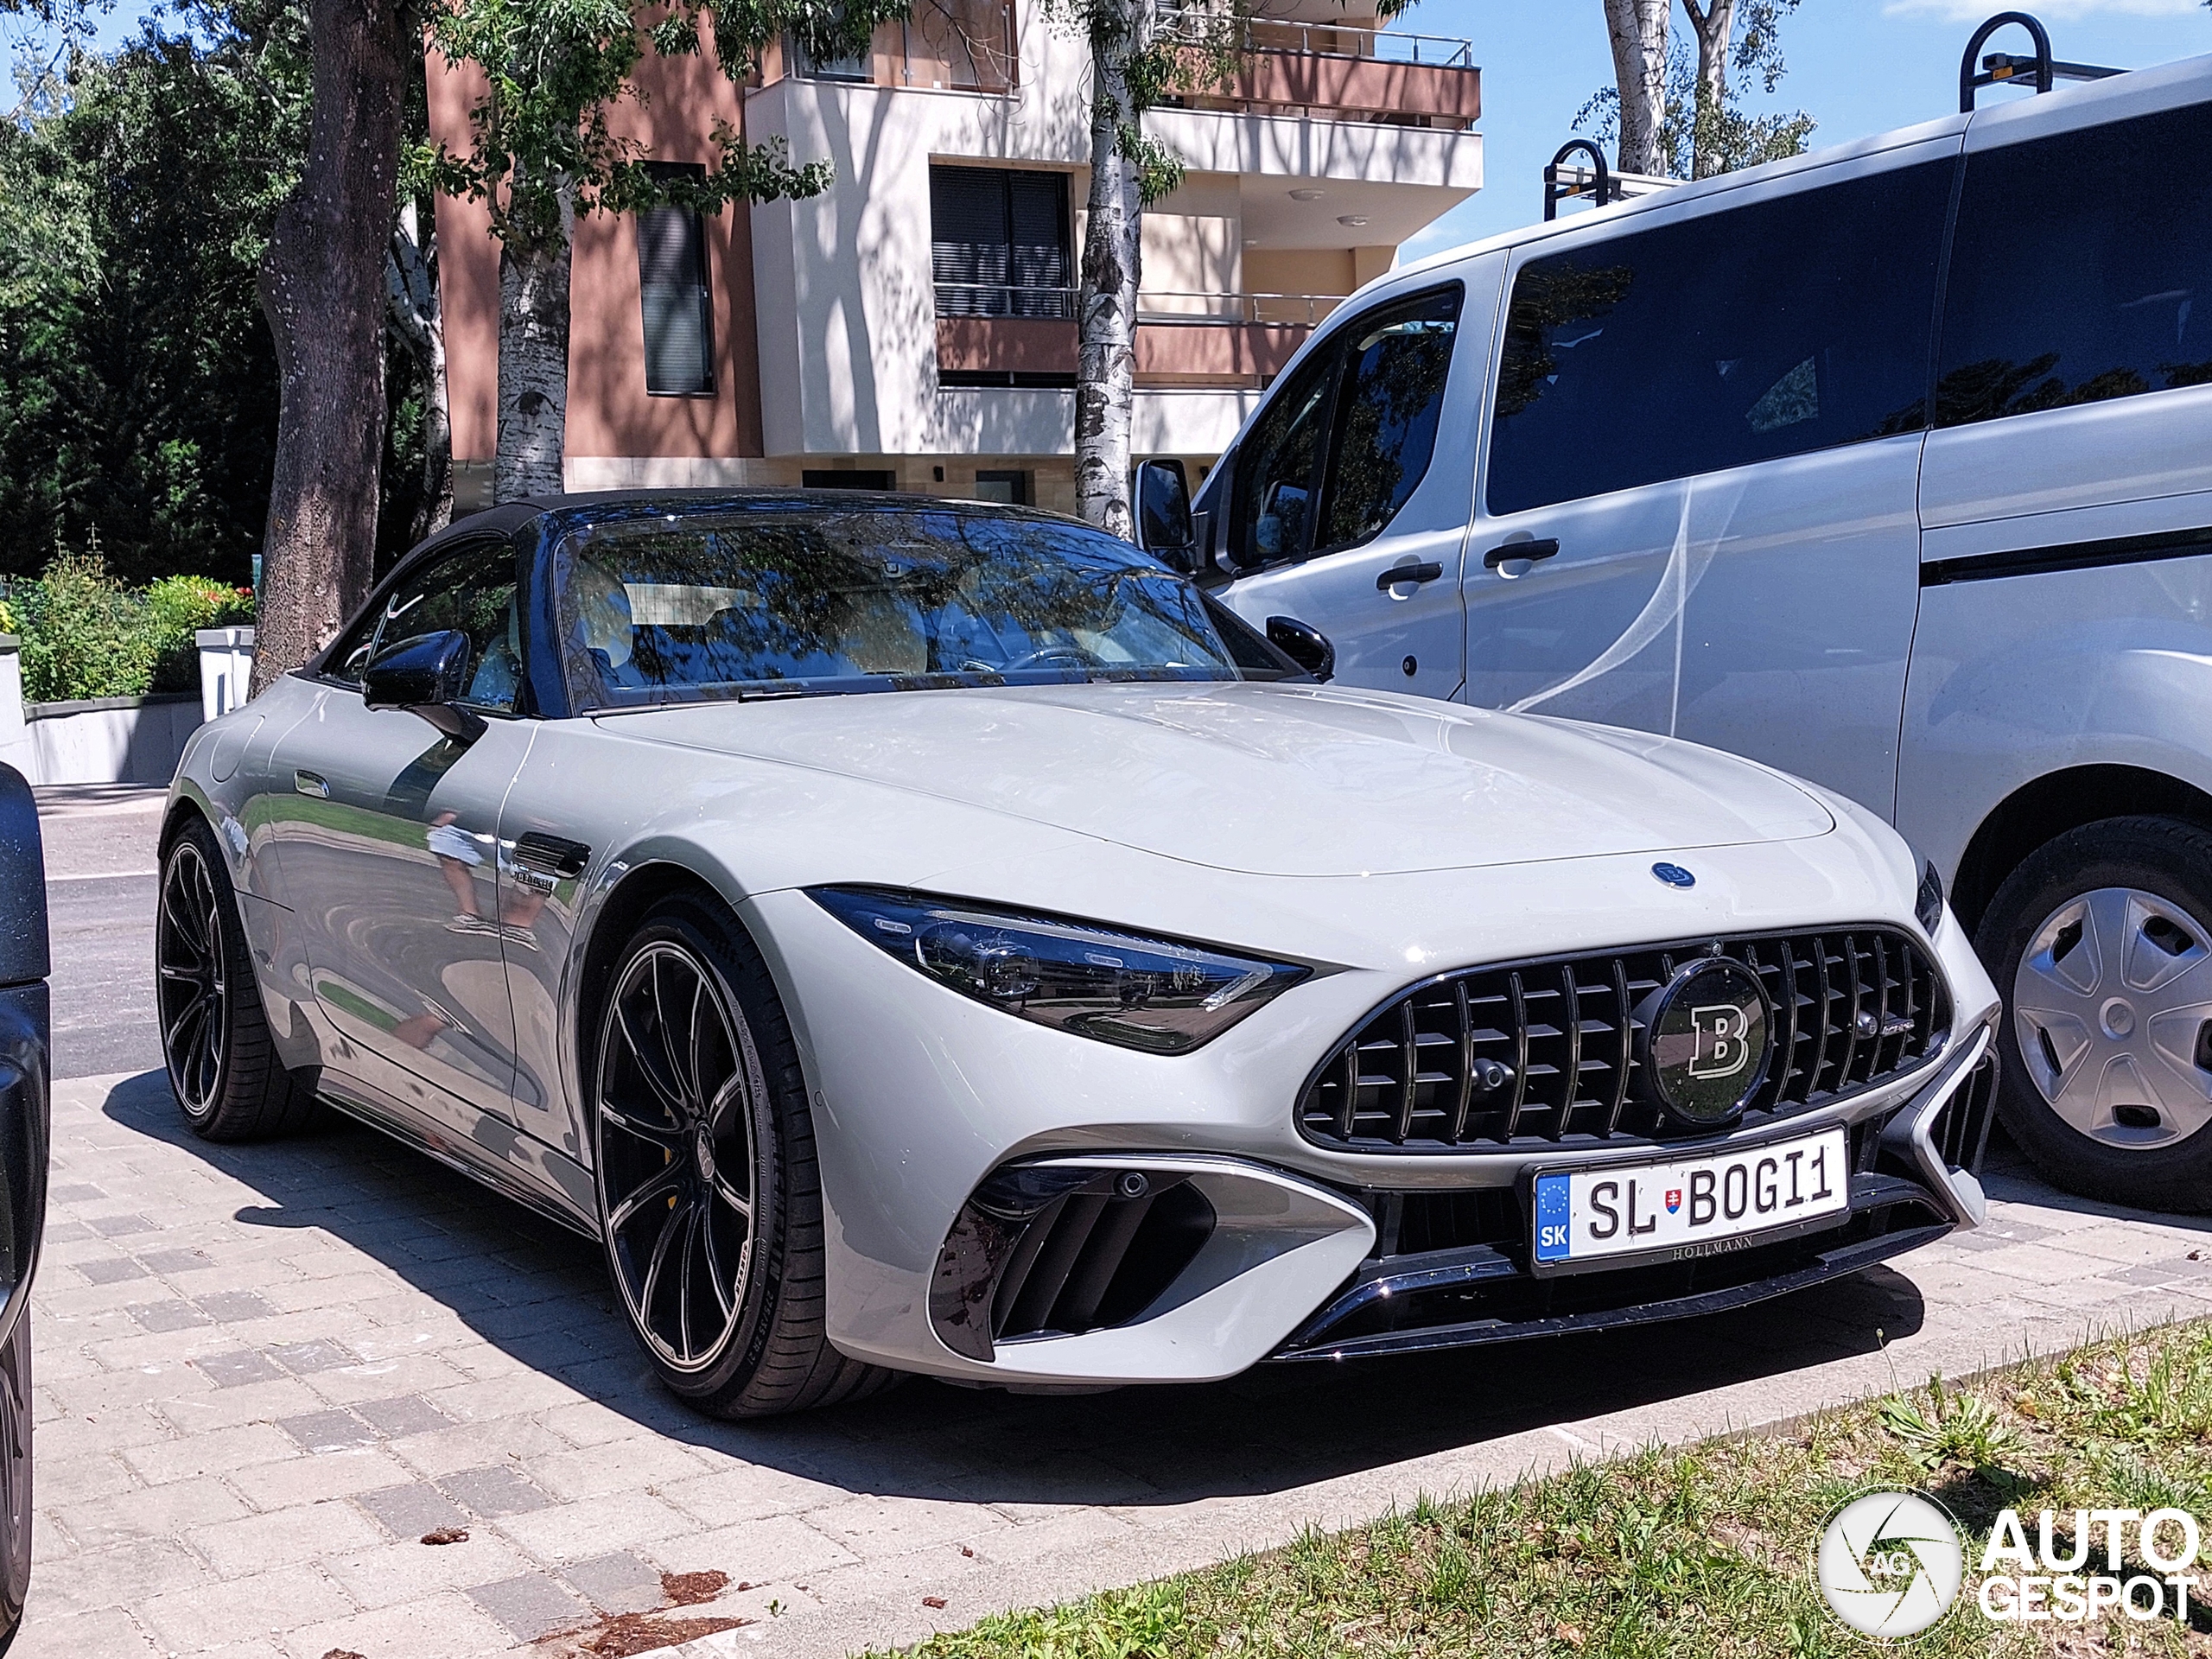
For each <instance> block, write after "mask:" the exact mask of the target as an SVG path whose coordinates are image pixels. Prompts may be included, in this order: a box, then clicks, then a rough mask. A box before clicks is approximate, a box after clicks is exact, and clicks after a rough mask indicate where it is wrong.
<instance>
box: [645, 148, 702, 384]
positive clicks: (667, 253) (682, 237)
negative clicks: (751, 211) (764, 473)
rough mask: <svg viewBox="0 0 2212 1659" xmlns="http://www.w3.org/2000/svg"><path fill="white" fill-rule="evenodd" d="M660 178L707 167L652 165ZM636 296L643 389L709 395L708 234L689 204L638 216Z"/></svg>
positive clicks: (697, 173)
mask: <svg viewBox="0 0 2212 1659" xmlns="http://www.w3.org/2000/svg"><path fill="white" fill-rule="evenodd" d="M654 171H655V173H656V174H657V175H658V176H659V177H660V178H661V179H662V180H663V181H664V182H665V181H667V180H668V179H670V178H671V177H676V176H681V175H687V174H688V175H691V176H693V177H698V178H703V177H704V176H705V175H706V169H705V168H702V167H695V166H690V165H683V164H670V163H655V164H654ZM638 297H639V309H640V310H641V311H642V312H643V313H644V318H645V390H646V391H648V392H650V393H652V395H653V396H654V397H712V396H713V395H714V391H715V333H714V312H713V309H712V300H711V297H710V296H709V293H708V291H707V236H706V229H705V226H702V224H701V222H700V219H699V214H698V213H697V211H696V209H693V208H690V207H677V206H670V207H652V208H648V209H647V210H646V211H645V212H644V213H639V215H638Z"/></svg>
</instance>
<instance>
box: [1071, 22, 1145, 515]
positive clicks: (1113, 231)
mask: <svg viewBox="0 0 2212 1659" xmlns="http://www.w3.org/2000/svg"><path fill="white" fill-rule="evenodd" d="M1142 3H1143V0H1125V4H1126V14H1125V20H1124V22H1123V23H1122V27H1120V28H1119V29H1109V30H1102V29H1097V28H1094V29H1092V30H1091V45H1090V203H1089V208H1090V212H1089V221H1088V223H1087V224H1086V225H1085V226H1084V237H1083V283H1082V286H1081V288H1080V289H1079V290H1078V291H1077V301H1076V306H1077V322H1078V327H1079V329H1080V334H1079V349H1078V353H1077V368H1076V392H1075V493H1076V511H1077V512H1079V513H1080V514H1082V516H1083V518H1084V522H1085V523H1086V524H1096V525H1097V526H1098V528H1099V529H1101V530H1103V531H1106V532H1107V533H1108V534H1109V535H1113V536H1123V537H1126V536H1128V535H1129V534H1130V533H1131V532H1132V531H1134V530H1135V528H1136V525H1135V519H1134V518H1132V517H1131V514H1130V512H1129V416H1130V404H1132V402H1133V401H1134V399H1135V385H1136V321H1137V281H1138V277H1139V276H1140V274H1141V267H1142V243H1141V233H1142V230H1143V206H1142V202H1141V199H1140V197H1139V194H1138V183H1139V175H1138V167H1137V162H1136V161H1135V159H1134V158H1133V157H1131V156H1125V155H1123V154H1122V147H1121V138H1122V124H1123V122H1124V121H1128V122H1130V123H1132V124H1134V122H1135V116H1133V115H1129V114H1127V113H1125V112H1126V111H1128V109H1129V107H1130V105H1129V85H1128V61H1129V54H1130V52H1131V50H1132V48H1134V47H1135V44H1136V42H1137V40H1138V35H1137V23H1138V16H1137V14H1138V12H1139V10H1140V7H1141V4H1142Z"/></svg>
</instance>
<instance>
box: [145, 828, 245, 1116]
mask: <svg viewBox="0 0 2212 1659" xmlns="http://www.w3.org/2000/svg"><path fill="white" fill-rule="evenodd" d="M221 903H222V899H220V898H219V897H218V895H217V893H216V891H215V879H214V877H213V874H211V873H210V872H209V869H208V866H207V854H206V853H205V852H204V851H203V850H202V849H201V848H200V844H199V842H198V839H197V837H194V836H183V837H181V838H180V839H179V840H178V842H177V844H176V846H175V848H174V849H171V851H170V853H169V858H168V868H166V869H164V870H163V871H162V899H161V908H160V910H159V911H158V912H157V913H156V917H155V920H154V961H155V970H156V974H157V975H158V976H159V983H158V985H157V986H156V994H155V1006H156V1009H157V1010H158V1012H159V1014H160V1016H161V1021H162V1054H163V1056H164V1057H165V1058H167V1060H168V1070H169V1087H170V1088H171V1089H172V1090H175V1092H176V1100H177V1104H178V1105H180V1106H181V1107H182V1108H184V1115H185V1116H187V1117H188V1118H191V1119H193V1120H194V1121H195V1122H197V1121H200V1120H203V1119H206V1118H208V1117H212V1116H213V1115H214V1112H215V1109H216V1105H217V1103H218V1102H219V1100H220V1099H221V1096H222V1090H223V1068H224V1062H225V1061H226V1059H227V1058H229V1048H230V1042H229V1039H230V1019H229V1013H230V1007H229V1005H230V995H231V992H230V974H229V963H228V962H227V961H226V954H227V953H226V951H225V950H224V948H223V924H222V913H221V911H220V909H219V906H220V904H221Z"/></svg>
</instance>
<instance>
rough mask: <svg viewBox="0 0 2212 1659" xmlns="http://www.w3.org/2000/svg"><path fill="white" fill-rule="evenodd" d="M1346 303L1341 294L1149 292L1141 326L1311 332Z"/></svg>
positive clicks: (1142, 297)
mask: <svg viewBox="0 0 2212 1659" xmlns="http://www.w3.org/2000/svg"><path fill="white" fill-rule="evenodd" d="M1343 303H1344V296H1343V295H1341V294H1210V293H1205V292H1203V291H1199V290H1194V289H1173V288H1147V289H1139V290H1138V291H1137V321H1139V322H1141V323H1163V324H1168V325H1174V324H1184V323H1192V324H1199V325H1205V324H1208V323H1213V324H1218V325H1221V326H1224V327H1235V326H1240V325H1244V324H1253V323H1261V324H1267V325H1269V326H1272V327H1291V328H1311V327H1313V326H1314V325H1315V324H1316V323H1318V322H1319V321H1321V319H1322V318H1324V317H1325V316H1327V315H1329V313H1330V312H1332V311H1333V310H1335V309H1336V308H1338V306H1340V305H1342V304H1343Z"/></svg>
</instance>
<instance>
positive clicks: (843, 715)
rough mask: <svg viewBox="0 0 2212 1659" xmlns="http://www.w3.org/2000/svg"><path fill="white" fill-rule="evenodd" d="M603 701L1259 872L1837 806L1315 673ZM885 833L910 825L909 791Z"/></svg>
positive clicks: (1750, 776) (1738, 773) (1036, 819)
mask: <svg viewBox="0 0 2212 1659" xmlns="http://www.w3.org/2000/svg"><path fill="white" fill-rule="evenodd" d="M601 719H602V720H604V721H605V722H606V723H607V725H609V726H613V727H616V728H620V730H621V732H622V733H623V734H624V735H625V736H627V737H632V738H642V739H645V740H648V741H658V742H662V743H667V744H672V745H677V746H679V747H686V748H692V749H699V750H707V751H711V752H714V753H721V754H728V755H733V756H744V757H748V758H752V759H755V760H766V761H772V762H779V763H782V764H785V765H789V766H804V767H807V768H810V769H812V770H815V771H818V772H829V773H832V774H835V775H837V776H840V777H844V778H849V779H857V780H861V781H864V782H868V783H873V784H877V785H884V786H886V787H888V788H890V789H893V790H898V791H906V792H908V793H909V794H911V795H913V796H918V797H929V798H936V799H939V800H945V801H956V802H959V803H962V804H965V805H968V806H971V807H977V808H982V809H983V810H988V811H993V812H999V813H1004V814H1007V815H1008V816H1010V817H1017V818H1021V819H1025V820H1027V821H1029V822H1031V823H1043V824H1049V825H1052V826H1055V827H1057V828H1058V829H1065V830H1068V831H1071V832H1072V833H1075V834H1077V835H1083V836H1095V837H1096V838H1097V839H1099V840H1101V841H1108V842H1116V843H1117V844H1119V845H1122V846H1125V847H1131V848H1135V849H1141V850H1142V851H1146V852H1150V853H1154V854H1157V855H1161V856H1163V857H1167V858H1174V859H1179V860H1183V861H1188V862H1191V863H1194V864H1200V865H1207V866H1211V867H1213V868H1218V869H1224V870H1236V871H1241V872H1243V873H1246V874H1255V875H1296V876H1323V875H1380V874H1407V873H1410V872H1414V871H1419V870H1438V869H1465V868H1478V867H1483V866H1490V865H1500V864H1516V863H1529V862H1534V861H1541V860H1556V859H1571V858H1588V857H1599V856H1605V855H1616V854H1622V853H1638V852H1653V853H1657V852H1681V851H1688V850H1694V849H1698V848H1700V847H1726V846H1738V845H1741V844H1743V843H1745V842H1760V841H1786V840H1795V839H1799V838H1802V837H1805V836H1818V835H1824V834H1826V833H1827V831H1828V830H1829V829H1833V828H1834V819H1833V818H1832V817H1830V816H1829V814H1828V812H1827V809H1826V808H1824V807H1823V806H1821V804H1820V803H1819V802H1818V801H1817V800H1815V798H1813V797H1812V796H1811V795H1810V794H1808V793H1807V792H1806V791H1804V790H1802V789H1800V788H1798V787H1796V785H1793V784H1792V783H1790V782H1789V780H1788V779H1785V778H1783V776H1782V775H1780V774H1779V773H1777V772H1770V771H1768V770H1766V769H1765V768H1764V767H1762V766H1754V765H1753V764H1751V762H1749V761H1745V760H1736V759H1734V758H1732V757H1731V756H1728V755H1723V754H1719V753H1714V752H1713V751H1712V750H1709V749H1703V748H1700V747H1696V746H1695V745H1693V744H1688V743H1681V742H1676V741H1672V740H1670V739H1667V738H1662V737H1656V736H1653V735H1650V734H1647V733H1640V732H1626V731H1620V730H1617V729H1613V728H1605V727H1593V726H1586V725H1581V724H1579V723H1574V722H1569V721H1555V720H1551V719H1547V718H1541V717H1537V716H1531V715H1503V714H1494V713H1491V712H1488V711H1486V710H1482V709H1464V708H1460V707H1459V706H1457V705H1455V704H1447V703H1440V702H1429V701H1427V700H1425V699H1421V698H1414V697H1408V696H1395V695H1392V694H1389V693H1384V692H1370V691H1359V690H1348V689H1346V690H1339V689H1338V688H1334V687H1319V686H1312V685H1305V684H1290V685H1274V684H1260V683H1204V684H1185V683H1175V684H1158V683H1147V684H1121V685H1115V684H1090V685H1053V686H1027V687H1018V688H1006V689H1002V690H999V689H993V690H945V691H909V692H889V693H870V694H861V695H855V696H816V697H803V698H791V699H779V700H777V701H773V702H757V701H756V702H713V703H693V704H688V705H683V706H681V707H676V708H664V709H655V710H652V711H650V712H639V713H630V714H623V715H612V716H601ZM884 833H885V834H887V835H888V836H899V835H900V833H901V830H900V826H899V821H898V816H897V814H896V813H895V812H893V813H892V814H891V815H888V816H887V817H886V820H885V823H884ZM977 850H979V851H980V850H982V849H977Z"/></svg>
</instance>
